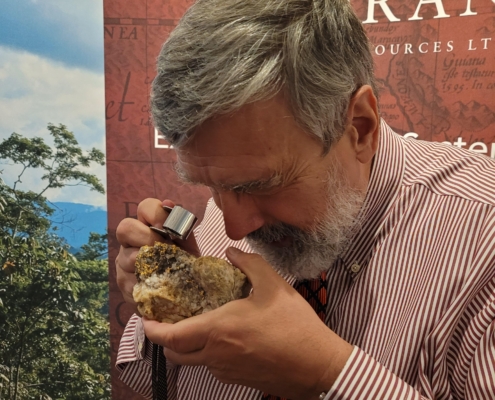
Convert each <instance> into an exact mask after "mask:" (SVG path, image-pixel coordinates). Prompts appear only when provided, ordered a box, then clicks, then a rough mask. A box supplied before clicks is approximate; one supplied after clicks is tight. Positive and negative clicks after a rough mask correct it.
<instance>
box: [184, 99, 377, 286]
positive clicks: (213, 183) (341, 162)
mask: <svg viewBox="0 0 495 400" xmlns="http://www.w3.org/2000/svg"><path fill="white" fill-rule="evenodd" d="M177 154H178V161H179V165H178V166H179V169H180V171H181V175H182V177H183V178H184V179H185V180H187V181H190V182H194V183H200V184H203V185H206V186H208V187H209V188H210V190H211V192H212V194H213V198H214V200H215V202H216V204H217V206H218V207H219V208H220V209H221V210H222V212H223V215H224V221H225V229H226V232H227V235H228V236H229V237H230V238H231V239H233V240H240V239H242V238H244V237H246V238H247V239H248V241H249V242H250V244H251V245H252V246H253V247H254V249H255V250H256V251H258V252H259V253H260V254H261V255H263V256H264V257H265V258H266V259H267V261H269V262H270V263H271V264H272V265H273V266H275V267H277V268H280V269H281V270H282V271H285V272H289V273H292V274H294V275H296V276H297V277H299V278H311V277H315V276H317V275H318V274H319V272H321V271H323V270H326V269H328V267H329V266H330V265H331V263H332V262H333V261H334V260H335V258H336V257H337V256H338V255H339V253H340V252H341V251H342V250H343V247H344V246H345V244H346V242H347V240H348V239H349V236H350V234H351V233H352V230H353V227H355V217H356V215H357V213H358V211H359V208H360V207H361V205H362V203H363V199H364V194H365V191H366V186H367V178H368V176H367V175H366V173H363V171H364V170H363V168H362V165H360V163H359V162H358V161H357V160H356V157H355V154H354V150H353V146H352V140H351V138H350V135H348V134H347V131H346V132H345V133H344V135H343V136H342V138H341V139H340V140H339V142H338V143H335V144H334V145H333V146H332V148H331V150H330V152H329V153H328V154H327V155H325V156H323V155H322V145H321V142H319V141H318V140H317V139H316V138H314V137H313V136H310V135H308V134H306V133H305V132H304V131H303V130H302V129H301V128H300V127H299V126H298V125H297V123H296V122H295V120H294V118H293V116H292V114H291V112H290V110H289V108H288V107H287V105H286V103H285V101H284V99H283V97H282V96H276V97H275V98H273V99H271V100H268V101H263V102H257V103H253V104H250V105H247V106H244V107H243V108H241V109H240V110H239V111H237V112H236V113H234V114H232V115H222V116H219V117H216V118H212V119H210V120H208V121H206V122H205V123H204V124H202V125H201V126H200V127H199V128H198V129H197V131H196V132H195V133H194V137H193V139H192V140H191V141H190V142H189V143H188V144H187V145H186V146H184V147H182V148H180V149H178V150H177Z"/></svg>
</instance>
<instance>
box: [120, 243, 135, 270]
mask: <svg viewBox="0 0 495 400" xmlns="http://www.w3.org/2000/svg"><path fill="white" fill-rule="evenodd" d="M138 252H139V248H137V247H123V246H121V247H120V250H119V254H118V255H117V258H116V259H115V266H116V268H117V272H119V269H120V270H122V271H124V272H129V273H134V271H135V264H136V255H137V253H138Z"/></svg>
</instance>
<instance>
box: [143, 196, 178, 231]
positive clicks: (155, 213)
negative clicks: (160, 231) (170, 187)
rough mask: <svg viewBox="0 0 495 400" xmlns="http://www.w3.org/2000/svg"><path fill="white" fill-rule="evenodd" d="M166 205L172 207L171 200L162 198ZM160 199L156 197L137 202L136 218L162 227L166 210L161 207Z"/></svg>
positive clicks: (146, 223)
mask: <svg viewBox="0 0 495 400" xmlns="http://www.w3.org/2000/svg"><path fill="white" fill-rule="evenodd" d="M164 202H166V205H167V206H168V207H173V206H174V203H173V202H172V201H171V200H164ZM162 203H163V202H162V201H160V200H158V199H145V200H143V201H142V202H141V203H139V205H138V208H137V218H138V221H141V222H142V223H143V224H145V225H148V226H154V227H156V228H162V226H163V222H164V221H165V219H166V218H167V216H168V212H167V211H166V210H164V209H163V205H162Z"/></svg>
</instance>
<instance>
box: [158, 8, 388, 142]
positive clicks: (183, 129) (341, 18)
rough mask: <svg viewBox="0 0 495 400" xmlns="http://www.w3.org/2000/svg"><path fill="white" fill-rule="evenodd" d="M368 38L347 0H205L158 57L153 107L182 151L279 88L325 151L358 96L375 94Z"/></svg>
mask: <svg viewBox="0 0 495 400" xmlns="http://www.w3.org/2000/svg"><path fill="white" fill-rule="evenodd" d="M373 70H374V64H373V58H372V56H371V51H370V44H369V41H368V39H367V37H366V34H365V32H364V29H363V26H362V24H361V22H360V21H359V19H358V18H357V17H356V15H355V14H354V11H353V10H352V7H351V5H350V2H349V0H198V1H197V2H196V3H195V4H194V5H193V6H192V7H191V8H190V9H189V10H188V11H187V12H186V14H185V15H184V17H183V18H182V19H181V21H180V22H179V24H178V26H177V27H176V28H175V29H174V31H173V32H172V33H171V35H170V37H169V38H168V40H167V41H166V42H165V44H164V45H163V47H162V50H161V53H160V55H159V57H158V63H157V76H156V78H155V80H154V81H153V86H152V95H151V111H152V117H153V120H154V123H155V126H156V128H157V129H158V130H159V131H160V132H161V133H162V134H163V135H164V136H165V138H166V139H167V140H168V141H169V142H170V143H172V144H173V145H174V146H176V147H180V146H181V145H183V144H185V143H186V142H187V140H188V138H189V137H190V136H191V135H192V133H193V131H194V129H195V128H196V127H198V126H199V125H200V124H201V123H203V122H204V121H206V120H207V119H209V118H211V117H212V116H214V115H218V114H227V113H230V112H233V111H236V110H238V109H239V108H241V107H242V106H243V105H245V104H247V103H252V102H256V101H260V100H268V99H270V98H271V97H273V96H274V95H276V94H277V93H278V92H280V91H281V90H283V91H284V94H285V95H286V98H287V99H288V102H289V105H290V107H291V110H292V112H293V114H294V117H295V119H296V121H297V122H298V124H299V125H300V126H301V127H302V128H303V129H304V130H306V131H307V132H309V133H312V134H314V135H316V136H318V137H319V138H320V139H321V141H322V143H323V148H324V149H325V150H328V149H329V148H330V146H331V145H332V143H334V142H335V141H336V140H337V139H338V138H340V136H341V135H342V133H343V131H344V128H345V125H346V122H347V121H346V115H347V108H348V107H349V102H350V99H351V97H352V94H353V93H354V92H355V91H356V90H357V89H358V88H359V87H361V86H362V85H365V84H369V85H371V87H372V88H373V91H374V93H375V95H378V91H377V87H376V82H375V78H374V72H373Z"/></svg>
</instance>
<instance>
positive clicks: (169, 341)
mask: <svg viewBox="0 0 495 400" xmlns="http://www.w3.org/2000/svg"><path fill="white" fill-rule="evenodd" d="M157 70H158V74H157V77H156V79H155V81H154V83H153V94H152V112H153V119H154V122H155V124H156V126H157V128H158V129H159V130H160V131H161V132H162V134H164V135H165V136H166V138H167V139H168V140H169V141H170V142H171V143H172V144H173V145H174V147H175V148H176V152H177V157H178V171H179V175H180V176H181V178H182V179H183V180H185V181H187V182H191V183H195V184H202V185H206V186H208V187H209V188H210V190H211V192H212V195H213V199H214V202H211V203H209V205H208V208H207V211H206V215H205V219H204V221H203V224H202V225H201V227H200V228H199V229H198V230H197V231H196V234H197V243H196V240H195V238H191V239H189V240H188V241H187V242H182V243H179V244H180V245H181V246H182V247H183V248H185V249H186V250H188V251H190V252H192V253H196V254H198V253H200V252H202V253H208V254H210V255H217V256H219V255H222V254H226V256H227V258H228V259H229V260H230V261H231V262H232V263H233V264H234V265H236V266H238V267H239V268H240V269H241V270H243V271H244V272H245V274H246V275H247V276H248V278H249V280H250V281H251V283H252V285H253V292H252V293H251V295H250V296H249V297H248V298H247V299H243V300H238V301H234V302H231V303H228V304H226V305H224V306H222V307H220V308H219V309H217V310H214V311H211V312H209V313H206V314H203V315H201V316H198V317H193V318H190V319H188V320H184V321H181V322H179V323H177V324H174V325H169V324H163V323H157V322H154V321H146V320H145V321H141V320H140V319H139V318H137V317H133V319H132V320H131V321H130V323H129V325H128V327H127V329H126V332H125V334H124V337H123V340H122V344H121V350H120V354H119V360H118V364H119V368H121V369H122V371H123V372H122V375H121V379H123V380H124V382H127V383H128V384H129V385H130V386H131V387H133V388H134V389H135V390H137V391H138V392H140V393H143V394H145V395H146V396H148V397H149V395H150V391H151V389H150V385H151V383H150V374H151V373H150V370H151V367H150V364H151V363H150V360H149V358H150V348H151V346H150V344H149V342H148V341H146V340H145V339H144V333H143V328H144V332H145V333H146V336H147V337H148V338H149V339H150V340H151V341H152V342H154V343H157V344H160V345H163V346H164V348H165V350H164V353H165V356H166V358H167V362H168V364H167V372H166V375H167V382H168V386H169V398H171V399H172V398H178V399H187V400H190V399H236V400H237V399H261V398H266V397H267V395H268V394H270V395H274V396H280V397H284V398H290V399H327V400H328V399H382V398H383V399H421V398H423V399H451V398H465V399H493V398H494V396H495V379H494V376H495V361H494V360H495V322H494V320H495V172H494V171H495V163H494V162H493V161H492V160H490V159H488V158H485V157H483V156H480V155H476V154H472V153H469V152H467V151H463V150H459V149H453V148H451V147H448V146H443V145H439V144H433V143H424V142H419V141H407V140H404V139H403V138H401V137H400V136H398V135H396V134H395V133H394V132H392V131H391V130H390V128H389V127H388V126H387V125H386V124H385V123H384V122H383V121H380V117H379V113H378V107H377V98H376V96H377V90H376V84H375V82H374V77H373V62H372V58H371V54H370V51H369V44H368V41H367V39H366V36H365V33H364V30H363V28H362V26H361V24H360V22H359V21H358V19H357V18H356V16H355V15H354V14H353V12H352V9H351V6H350V4H349V3H348V2H347V1H345V0H342V1H339V0H337V1H335V0H333V1H330V0H314V1H302V0H299V1H297V0H285V1H282V0H264V1H261V0H260V1H255V0H244V1H237V0H203V1H198V2H197V3H196V4H195V5H194V6H192V7H191V9H190V10H189V11H188V12H187V13H186V15H185V17H184V18H183V20H181V22H180V23H179V25H178V27H177V28H176V30H175V31H174V32H172V34H171V36H170V38H169V39H168V41H167V42H166V44H165V45H164V47H163V49H162V51H161V54H160V57H159V59H158V68H157ZM163 204H165V205H168V206H172V205H173V202H171V201H168V200H167V201H165V202H164V203H163ZM161 206H162V202H160V201H158V200H146V201H144V202H143V203H141V205H140V207H139V209H138V220H124V221H123V222H122V223H121V224H120V225H119V228H118V230H117V237H118V239H119V242H120V243H121V244H122V248H121V251H120V253H119V256H118V258H117V262H116V264H117V274H118V280H119V285H120V287H121V289H122V291H123V293H124V296H125V297H126V298H128V299H129V301H132V300H131V291H132V285H133V283H134V282H135V280H134V278H133V276H134V275H133V271H134V266H133V263H134V257H135V255H136V252H137V250H138V247H139V246H142V245H144V244H152V243H153V242H154V241H155V240H160V238H159V236H157V235H156V234H155V233H153V232H152V231H151V230H150V229H149V226H157V227H160V226H161V223H162V222H163V220H164V219H165V218H166V213H165V212H164V211H163V209H162V207H161ZM236 241H240V242H236ZM230 246H234V247H238V248H240V249H241V250H244V251H255V252H256V253H259V254H261V255H262V256H263V258H262V257H260V256H259V255H254V254H246V253H245V252H243V251H240V250H236V249H235V248H234V247H230ZM225 252H226V253H225ZM272 267H273V268H272ZM275 271H277V272H278V274H277V272H275ZM322 273H323V275H326V277H325V280H324V282H325V284H326V285H328V286H327V289H328V292H327V295H326V296H325V297H326V298H325V299H324V300H326V303H327V305H326V310H325V312H324V313H323V315H322V316H323V321H322V320H321V319H320V318H319V316H318V315H317V313H316V312H315V310H313V308H312V307H311V306H310V305H309V304H308V302H307V301H306V300H305V299H304V298H303V297H302V296H300V295H299V294H298V292H297V291H296V290H295V289H294V288H293V287H292V286H291V285H292V284H294V282H295V281H298V282H300V281H304V280H315V282H316V281H317V280H318V279H319V278H318V277H319V276H320V275H321V274H322ZM284 277H285V279H284ZM296 285H297V284H296Z"/></svg>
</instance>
